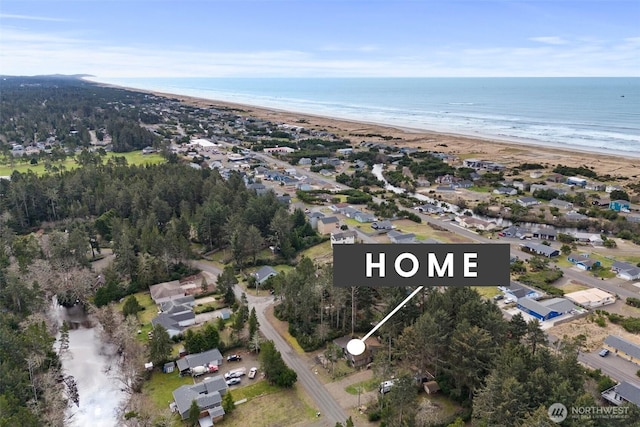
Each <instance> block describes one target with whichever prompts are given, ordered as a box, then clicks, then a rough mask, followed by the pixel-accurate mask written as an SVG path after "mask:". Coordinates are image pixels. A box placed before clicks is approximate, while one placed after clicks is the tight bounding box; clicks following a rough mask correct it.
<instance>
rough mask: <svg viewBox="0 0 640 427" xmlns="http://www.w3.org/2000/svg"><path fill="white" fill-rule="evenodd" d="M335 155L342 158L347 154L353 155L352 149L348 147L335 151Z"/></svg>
mask: <svg viewBox="0 0 640 427" xmlns="http://www.w3.org/2000/svg"><path fill="white" fill-rule="evenodd" d="M336 153H338V154H340V155H342V156H346V155H348V154H351V153H353V148H351V147H349V148H338V149H337V150H336Z"/></svg>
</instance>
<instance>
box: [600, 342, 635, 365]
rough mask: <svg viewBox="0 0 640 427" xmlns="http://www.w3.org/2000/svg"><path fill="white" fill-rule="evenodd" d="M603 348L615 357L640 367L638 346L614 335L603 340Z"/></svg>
mask: <svg viewBox="0 0 640 427" xmlns="http://www.w3.org/2000/svg"><path fill="white" fill-rule="evenodd" d="M603 346H604V348H606V349H608V350H609V351H611V352H612V353H614V354H615V355H616V356H618V357H622V358H623V359H626V360H628V361H629V362H632V363H635V364H636V365H640V345H638V344H636V343H634V342H631V341H629V340H627V339H624V338H622V337H619V336H616V335H609V336H608V337H607V338H605V339H604V345H603Z"/></svg>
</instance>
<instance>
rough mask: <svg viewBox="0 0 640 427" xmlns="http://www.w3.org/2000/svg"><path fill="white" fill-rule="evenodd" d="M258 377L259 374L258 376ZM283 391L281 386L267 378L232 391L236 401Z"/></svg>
mask: <svg viewBox="0 0 640 427" xmlns="http://www.w3.org/2000/svg"><path fill="white" fill-rule="evenodd" d="M256 378H258V376H256ZM279 391H281V389H280V388H278V387H276V386H274V385H271V384H269V383H268V382H267V381H265V380H260V381H257V382H254V383H252V384H250V385H248V386H245V387H240V388H237V389H235V390H233V391H232V393H231V394H232V396H233V400H234V402H237V401H239V400H242V399H247V400H251V399H255V398H256V397H260V396H265V395H267V394H272V393H277V392H279Z"/></svg>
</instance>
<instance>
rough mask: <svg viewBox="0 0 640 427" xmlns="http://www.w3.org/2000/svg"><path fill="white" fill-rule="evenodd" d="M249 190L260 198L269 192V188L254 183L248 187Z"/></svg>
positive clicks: (259, 183)
mask: <svg viewBox="0 0 640 427" xmlns="http://www.w3.org/2000/svg"><path fill="white" fill-rule="evenodd" d="M247 189H248V190H252V191H255V192H256V194H257V195H258V196H261V195H263V194H266V193H267V191H268V190H267V187H266V186H265V185H264V184H263V183H261V182H253V183H251V184H249V185H247Z"/></svg>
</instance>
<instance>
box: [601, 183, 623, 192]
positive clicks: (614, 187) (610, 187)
mask: <svg viewBox="0 0 640 427" xmlns="http://www.w3.org/2000/svg"><path fill="white" fill-rule="evenodd" d="M615 190H622V187H620V186H619V185H607V186H606V187H605V188H604V192H605V193H611V192H613V191H615Z"/></svg>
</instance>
